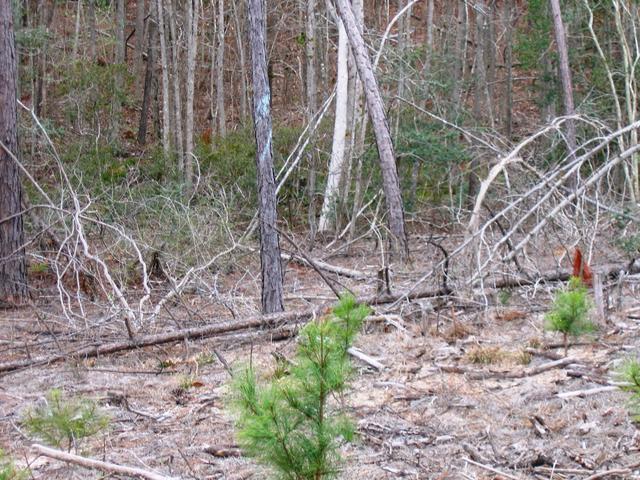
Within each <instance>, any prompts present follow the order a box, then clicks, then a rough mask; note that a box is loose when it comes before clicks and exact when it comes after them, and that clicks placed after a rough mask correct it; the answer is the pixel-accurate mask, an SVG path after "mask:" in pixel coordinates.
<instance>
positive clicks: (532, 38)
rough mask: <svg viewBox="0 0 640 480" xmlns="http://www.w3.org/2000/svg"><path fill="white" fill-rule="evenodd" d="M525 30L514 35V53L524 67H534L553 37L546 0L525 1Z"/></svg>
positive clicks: (536, 66)
mask: <svg viewBox="0 0 640 480" xmlns="http://www.w3.org/2000/svg"><path fill="white" fill-rule="evenodd" d="M526 21H527V25H528V28H527V29H526V32H524V31H523V32H520V33H519V34H518V35H517V37H516V45H515V48H514V54H515V55H516V56H517V58H518V60H519V61H520V62H521V63H522V67H523V68H526V69H536V68H538V66H539V65H540V58H541V57H542V55H543V54H544V53H545V52H546V51H547V50H548V49H549V43H550V42H551V40H552V39H553V23H552V21H551V13H550V11H549V1H548V0H529V2H528V3H527V16H526Z"/></svg>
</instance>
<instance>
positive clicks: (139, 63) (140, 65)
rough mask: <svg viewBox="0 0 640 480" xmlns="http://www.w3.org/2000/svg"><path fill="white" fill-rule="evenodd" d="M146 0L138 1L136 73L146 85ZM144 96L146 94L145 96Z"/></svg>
mask: <svg viewBox="0 0 640 480" xmlns="http://www.w3.org/2000/svg"><path fill="white" fill-rule="evenodd" d="M145 3H146V0H136V53H135V59H136V60H135V72H136V76H137V78H138V79H142V78H144V83H145V84H146V74H145V75H143V73H144V70H145V69H144V61H143V57H144V55H143V51H144V17H145V13H146V12H145V7H146V5H145ZM143 95H144V94H143Z"/></svg>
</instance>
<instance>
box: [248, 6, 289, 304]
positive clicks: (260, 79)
mask: <svg viewBox="0 0 640 480" xmlns="http://www.w3.org/2000/svg"><path fill="white" fill-rule="evenodd" d="M248 5H249V9H248V15H249V44H250V45H251V70H252V78H253V121H254V126H255V135H256V147H257V149H256V164H257V173H258V202H259V209H258V210H259V215H260V263H261V268H262V312H263V313H274V312H281V311H283V310H284V304H283V287H282V281H283V278H282V265H281V263H280V243H279V235H278V230H277V225H276V222H277V199H276V186H275V180H274V176H273V152H272V136H273V129H272V123H271V92H270V90H269V78H268V73H267V45H266V43H267V42H266V33H267V14H266V9H265V0H249V3H248Z"/></svg>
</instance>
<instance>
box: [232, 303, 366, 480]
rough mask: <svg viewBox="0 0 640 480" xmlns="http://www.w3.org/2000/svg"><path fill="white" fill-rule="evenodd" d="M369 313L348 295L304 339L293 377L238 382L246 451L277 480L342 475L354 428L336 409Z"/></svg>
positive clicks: (247, 377) (235, 399)
mask: <svg viewBox="0 0 640 480" xmlns="http://www.w3.org/2000/svg"><path fill="white" fill-rule="evenodd" d="M369 312H370V309H369V308H368V307H366V306H364V305H359V304H357V302H356V300H355V298H354V297H352V296H344V297H342V298H341V300H340V301H339V302H338V304H337V305H336V307H335V308H334V309H333V312H332V313H331V314H330V315H328V316H327V317H325V318H321V319H317V320H314V321H312V322H310V323H309V324H307V325H306V326H305V327H304V328H303V329H302V330H301V332H300V336H299V337H300V338H299V344H298V350H297V354H296V356H295V359H294V360H293V361H292V362H291V365H290V366H289V368H288V371H289V374H288V375H283V376H272V377H271V379H270V380H269V381H267V382H259V381H258V379H257V377H256V374H255V371H254V369H253V367H248V368H245V369H243V370H241V371H239V372H238V373H237V374H236V375H235V376H234V382H233V384H232V389H231V390H232V406H233V409H234V410H235V413H236V414H237V419H236V427H237V437H238V442H239V444H240V446H241V447H242V449H243V450H244V452H245V453H246V454H247V455H248V456H251V457H253V458H255V459H256V460H258V461H259V462H260V463H262V464H264V465H267V466H269V467H271V469H272V470H273V472H274V474H275V475H274V478H282V479H287V480H311V479H313V480H320V479H327V478H335V477H336V476H337V475H338V473H339V467H340V460H341V459H340V455H339V453H338V450H339V448H340V445H341V444H342V443H343V442H348V441H351V440H352V438H353V434H354V427H353V424H352V423H351V422H350V421H349V420H348V419H347V418H346V416H345V415H344V412H343V411H342V409H341V408H340V407H339V405H337V403H339V402H335V401H332V400H333V399H335V396H336V395H338V394H340V393H342V392H344V390H345V389H346V388H347V386H348V381H349V377H350V374H351V366H350V362H349V357H348V353H347V349H348V348H349V347H350V346H351V344H352V343H353V340H354V338H355V336H356V334H357V333H358V332H359V331H360V328H361V326H362V322H363V320H364V319H365V317H366V316H367V315H368V314H369Z"/></svg>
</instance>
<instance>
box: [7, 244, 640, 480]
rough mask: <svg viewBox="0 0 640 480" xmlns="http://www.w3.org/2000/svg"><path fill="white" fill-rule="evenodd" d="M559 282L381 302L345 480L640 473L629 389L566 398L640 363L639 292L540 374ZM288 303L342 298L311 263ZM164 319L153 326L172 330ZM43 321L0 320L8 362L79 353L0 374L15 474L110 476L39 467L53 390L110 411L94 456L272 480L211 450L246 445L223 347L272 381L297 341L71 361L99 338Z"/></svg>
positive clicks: (363, 260) (247, 340) (354, 394)
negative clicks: (29, 423) (30, 417)
mask: <svg viewBox="0 0 640 480" xmlns="http://www.w3.org/2000/svg"><path fill="white" fill-rule="evenodd" d="M331 261H332V262H333V263H335V264H341V265H343V266H346V267H349V268H356V269H360V270H362V271H366V272H368V273H371V274H372V276H373V274H374V271H375V268H374V267H375V264H376V260H372V259H371V258H370V256H369V255H365V254H362V255H361V256H359V257H358V256H351V257H344V258H334V259H332V260H331ZM426 263H428V262H427V261H425V264H426ZM425 264H420V265H414V266H413V267H412V269H410V271H407V272H404V273H403V272H399V273H398V274H397V281H398V282H399V283H404V284H407V285H409V284H410V283H411V281H412V280H413V279H415V278H417V277H419V276H420V273H421V272H423V271H424V270H423V268H424V267H425ZM233 275H234V274H233V273H229V276H230V278H229V282H230V283H235V284H237V283H238V278H231V277H233ZM403 275H404V276H403ZM342 281H343V282H345V283H347V284H348V285H349V286H350V287H351V288H353V289H355V290H356V291H357V292H358V293H360V294H368V293H371V292H372V290H373V289H374V283H373V282H369V283H367V282H356V281H354V280H348V279H347V280H345V279H342ZM245 288H247V286H246V285H245ZM555 288H557V285H550V286H541V287H539V288H536V289H533V288H531V289H520V290H518V291H514V292H513V293H512V295H511V297H510V298H509V299H508V301H506V305H505V304H502V303H501V302H499V301H498V300H497V297H495V296H494V297H491V298H489V302H488V306H486V305H484V304H483V303H482V302H476V303H474V302H472V301H465V302H462V301H460V299H446V300H442V301H440V300H433V299H431V300H424V301H421V302H415V303H413V304H411V305H408V306H405V307H404V308H403V309H402V310H401V311H400V310H396V311H393V312H387V313H385V312H384V311H383V310H382V308H380V309H379V311H378V312H376V314H375V316H374V319H373V320H372V321H370V322H368V324H367V326H366V329H365V331H364V332H363V333H362V334H361V335H360V337H359V338H358V340H357V347H358V348H360V349H361V350H362V351H364V352H365V353H367V354H368V355H371V356H373V357H375V358H376V359H378V360H379V361H380V362H382V363H383V364H384V365H385V368H384V370H382V371H377V370H375V369H373V368H372V367H370V366H368V365H366V364H364V363H362V362H360V361H358V360H355V359H354V365H355V366H356V372H355V376H354V378H353V384H352V388H351V390H350V392H349V393H348V395H347V399H346V400H347V404H348V405H349V409H350V413H351V415H352V417H353V419H354V420H355V422H356V424H357V431H358V439H357V441H356V442H355V443H354V444H352V445H348V446H345V447H344V449H343V455H344V457H345V464H344V471H343V474H342V475H341V477H342V478H345V479H362V478H367V479H370V480H373V479H394V478H416V479H507V478H509V479H513V478H516V479H533V478H539V479H587V478H588V479H595V478H608V479H614V478H629V479H632V478H640V450H639V448H640V435H638V429H637V426H636V425H635V424H634V423H633V421H632V419H631V417H630V415H629V413H628V408H627V407H628V405H627V400H628V396H629V395H628V394H627V393H625V392H622V391H620V390H614V391H612V390H608V391H599V393H591V394H586V395H582V396H570V397H567V398H561V397H559V396H558V395H559V394H565V393H567V392H574V391H580V390H585V391H589V390H592V389H596V388H600V387H603V386H607V385H610V382H611V381H612V380H614V377H613V376H612V372H613V371H615V369H616V365H617V363H618V362H619V361H620V360H622V359H624V358H626V357H628V356H629V355H635V354H636V353H637V351H638V348H639V347H640V339H639V336H638V329H639V328H640V324H639V323H638V320H639V315H640V313H639V312H638V310H639V309H638V307H639V305H640V302H639V300H638V291H637V284H636V285H635V286H634V285H629V284H628V285H627V286H626V287H624V289H623V290H622V291H621V293H620V294H619V298H616V299H614V303H618V306H617V307H616V308H615V309H613V310H612V311H611V312H610V314H609V322H608V323H607V324H606V325H602V327H601V330H600V333H599V334H598V336H597V337H596V338H590V339H589V338H581V339H579V341H577V342H575V344H574V345H572V346H571V348H570V349H569V352H568V355H569V357H570V358H571V359H574V361H572V362H571V363H565V364H563V365H561V366H559V367H556V368H550V369H548V370H546V371H544V372H542V373H539V374H535V369H536V368H537V367H539V366H541V365H545V364H548V363H549V362H552V361H554V359H557V358H562V357H563V354H564V351H563V349H562V348H561V338H559V337H557V336H555V335H552V334H549V333H545V332H544V331H543V328H542V325H543V316H544V312H545V311H546V309H547V308H548V305H549V301H550V295H549V294H550V292H551V291H553V289H555ZM247 290H249V291H250V290H251V288H247ZM287 298H288V302H287V308H288V309H289V310H293V309H295V308H300V307H303V306H306V305H309V304H322V303H327V300H328V299H331V292H330V290H329V289H328V288H327V287H326V286H325V285H323V284H322V282H321V281H319V280H318V279H317V276H316V275H315V274H314V273H313V271H312V270H311V269H309V268H307V267H300V266H296V267H293V266H292V265H290V268H289V269H288V273H287ZM503 300H505V299H504V298H503ZM198 301H199V299H198V298H195V297H194V298H193V299H188V300H187V303H189V305H191V306H192V307H193V308H194V309H197V303H198ZM245 304H246V305H248V307H247V308H246V311H245V310H241V311H240V313H242V314H245V313H247V314H248V313H251V312H252V309H255V297H254V298H253V299H252V301H250V302H249V301H247V302H245ZM327 304H328V303H327ZM40 308H41V312H42V311H46V310H47V309H49V313H50V317H48V318H51V319H55V318H56V316H55V315H54V313H55V310H56V308H55V304H53V303H51V304H49V305H48V306H42V305H40ZM95 313H96V315H97V314H98V313H99V312H95ZM210 313H211V315H210V317H209V318H211V319H213V320H210V321H216V320H215V318H219V316H222V315H224V309H223V308H221V309H220V310H219V311H216V312H214V311H213V310H211V312H210ZM385 315H386V317H385ZM40 316H42V313H40ZM228 316H229V314H228V312H227V313H226V317H225V318H228ZM202 317H203V316H202V314H201V315H200V316H198V318H190V319H189V318H184V317H183V318H182V319H181V321H182V322H184V326H188V325H191V324H194V323H202ZM167 322H168V323H167V325H157V326H156V327H155V329H156V331H161V330H162V329H164V328H166V329H170V328H175V325H174V324H173V323H172V321H171V320H167ZM47 325H48V326H45V322H44V321H43V320H40V319H38V317H37V316H36V315H35V314H34V311H33V310H31V309H25V310H19V311H4V312H2V313H1V314H0V361H7V360H10V359H17V358H24V357H25V355H32V356H36V355H39V354H43V353H46V352H50V353H54V352H58V350H59V349H64V350H65V351H68V352H69V360H68V361H67V362H65V363H58V364H52V365H48V366H39V367H34V368H31V369H26V370H21V371H17V372H13V373H10V374H5V375H3V376H1V377H0V448H2V449H4V450H5V451H7V452H8V453H9V454H10V455H11V456H12V457H13V458H14V459H15V460H16V461H17V463H18V464H20V465H22V466H27V465H28V466H29V468H30V471H31V475H32V478H34V479H93V478H105V474H102V473H99V472H94V471H90V470H86V469H83V468H81V467H78V466H74V465H68V464H65V463H61V462H59V461H55V460H51V459H48V458H45V457H38V456H37V455H36V454H34V453H33V451H32V450H31V449H30V445H31V444H32V443H33V442H34V441H36V440H37V439H32V438H29V437H28V436H27V434H26V432H25V431H24V428H23V426H22V425H21V416H22V415H23V412H24V410H25V409H26V408H28V407H29V406H32V405H34V404H35V403H36V402H39V401H42V398H43V397H44V395H45V393H46V392H47V391H49V390H50V389H52V388H54V387H56V388H61V389H63V390H64V391H65V392H66V393H67V394H69V395H81V396H84V397H89V398H93V399H96V400H98V401H99V402H100V404H101V405H102V408H103V409H104V410H105V411H106V412H108V414H109V416H110V417H111V425H110V427H109V429H108V431H107V432H106V433H104V434H99V435H97V436H95V437H93V438H91V439H88V440H86V441H84V442H82V443H80V444H79V445H78V448H77V451H78V452H80V453H82V454H84V455H87V456H91V457H93V458H97V459H102V460H106V461H110V462H115V463H119V464H123V465H130V466H137V467H140V468H145V469H149V470H153V471H156V472H159V473H162V474H164V475H167V476H173V477H176V478H197V479H214V478H220V479H227V478H228V479H245V478H265V477H266V476H267V472H266V470H264V469H263V467H260V466H258V465H256V464H254V463H253V462H252V461H251V460H249V459H246V458H243V457H217V456H214V455H211V454H209V453H206V451H205V450H206V449H207V447H208V446H216V447H220V446H222V447H232V446H234V445H235V441H234V433H233V422H232V418H231V417H230V415H229V413H228V412H227V410H226V408H225V392H226V390H227V387H226V384H227V382H228V380H229V375H228V373H227V371H226V370H225V368H224V366H223V365H222V363H221V362H220V361H218V360H217V359H216V357H215V356H214V355H213V349H216V350H217V351H218V352H219V353H220V354H221V355H222V356H223V357H224V359H225V360H226V361H227V362H229V363H230V364H234V363H235V362H245V361H247V360H248V359H249V358H250V356H251V355H252V356H253V362H254V364H255V365H259V366H260V367H261V368H262V370H263V371H264V372H265V373H267V372H268V371H269V370H270V369H271V368H272V360H273V358H272V353H273V352H275V351H278V352H280V353H282V354H284V355H292V353H293V351H294V349H295V340H292V339H288V340H284V341H273V340H272V339H271V338H270V332H269V331H268V330H264V331H260V332H253V333H252V334H249V335H247V334H244V335H234V336H226V337H224V338H211V339H205V340H201V341H192V342H184V343H181V344H173V345H164V346H157V347H148V348H144V349H139V350H135V351H131V352H128V353H126V354H120V355H112V356H108V357H103V358H97V359H78V358H73V351H74V350H76V349H78V348H79V347H81V346H84V345H86V344H87V343H90V342H91V339H90V338H88V335H87V334H82V333H80V334H76V335H75V336H69V335H68V333H69V329H68V327H67V326H66V325H65V324H64V323H63V321H62V320H59V321H57V322H53V321H51V322H49V323H48V324H47ZM76 328H77V327H76ZM91 332H93V333H91V335H93V341H106V339H108V338H111V339H122V338H123V333H122V330H121V329H119V328H114V327H112V326H109V327H107V326H105V325H103V326H102V327H99V328H94V329H92V330H91ZM96 332H99V334H98V333H96ZM549 345H551V348H545V346H547V347H548V346H549ZM527 349H529V350H527ZM203 360H210V361H203ZM161 366H163V367H164V368H161ZM123 399H126V401H124V400H123ZM616 472H618V473H616ZM598 474H600V476H598ZM111 478H117V477H113V476H112V477H111Z"/></svg>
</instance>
